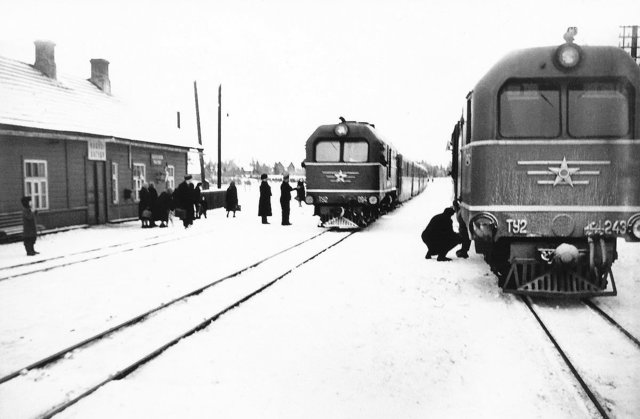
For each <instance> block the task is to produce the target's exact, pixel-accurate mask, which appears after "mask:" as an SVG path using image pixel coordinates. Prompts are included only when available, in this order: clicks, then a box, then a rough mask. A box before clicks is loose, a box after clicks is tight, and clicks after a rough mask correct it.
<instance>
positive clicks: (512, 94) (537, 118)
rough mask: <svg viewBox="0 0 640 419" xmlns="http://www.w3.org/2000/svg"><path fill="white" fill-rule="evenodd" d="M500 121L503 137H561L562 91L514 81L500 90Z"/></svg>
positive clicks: (556, 88)
mask: <svg viewBox="0 0 640 419" xmlns="http://www.w3.org/2000/svg"><path fill="white" fill-rule="evenodd" d="M499 118H500V124H499V125H500V135H501V136H502V137H506V138H555V137H558V136H559V135H560V128H561V126H560V89H559V87H555V86H549V85H547V84H543V83H536V82H510V83H508V84H506V85H505V86H504V87H503V88H502V90H501V91H500V112H499Z"/></svg>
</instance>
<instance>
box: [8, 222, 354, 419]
mask: <svg viewBox="0 0 640 419" xmlns="http://www.w3.org/2000/svg"><path fill="white" fill-rule="evenodd" d="M326 233H327V232H326V231H325V232H322V233H320V234H317V235H315V236H313V237H311V238H309V239H306V240H304V241H302V242H299V243H297V244H295V245H293V246H291V247H289V248H287V249H284V250H282V251H279V252H277V253H275V254H273V255H271V256H268V257H266V258H264V259H262V260H260V261H258V262H255V263H253V264H251V265H249V266H246V267H244V268H243V269H241V270H238V271H237V272H234V273H232V274H230V275H227V276H225V277H223V278H219V279H217V280H215V281H213V282H211V283H210V284H208V285H205V286H204V287H201V288H198V289H196V290H193V291H192V292H190V293H188V294H185V295H183V296H181V297H178V298H176V299H174V300H173V301H170V302H168V303H165V304H163V305H161V306H159V307H157V308H155V309H153V310H150V311H148V312H146V313H142V314H141V315H139V316H136V317H134V318H132V319H130V320H128V321H126V322H123V323H121V324H120V325H118V326H115V327H112V328H110V329H108V330H105V331H103V332H101V333H99V334H96V335H95V336H93V337H91V338H89V339H85V340H83V341H82V342H78V343H77V344H75V345H72V346H70V347H68V348H65V349H63V350H61V351H58V352H56V353H55V354H52V355H50V356H48V357H46V358H44V359H42V360H40V361H38V362H35V363H32V364H31V365H28V366H24V367H21V368H16V370H15V371H14V372H13V373H11V374H8V375H6V376H4V377H2V378H0V400H3V403H2V405H1V406H0V417H3V418H10V417H14V416H15V417H41V418H49V417H52V416H54V415H56V414H57V413H59V412H61V411H62V410H64V409H66V408H67V407H69V406H71V405H73V404H74V403H76V402H78V401H79V400H81V399H83V398H85V397H87V396H89V395H90V394H92V393H93V392H95V391H96V390H97V389H99V388H100V387H102V386H104V385H105V384H107V383H109V382H110V381H112V380H118V379H121V378H123V377H125V376H127V375H128V374H130V373H131V372H133V371H134V370H136V369H137V368H139V367H140V366H141V365H143V364H145V363H146V362H149V361H150V360H152V359H153V358H155V357H157V356H158V355H160V354H161V353H162V352H164V351H165V350H166V349H167V348H169V347H171V346H173V345H175V344H176V343H177V342H178V341H180V340H181V339H184V338H186V337H188V336H190V335H191V334H193V333H196V332H198V331H200V330H202V329H204V328H205V327H207V326H208V325H209V324H210V323H211V322H213V321H215V320H217V319H218V318H219V317H220V316H222V315H224V314H225V313H227V312H228V311H229V310H232V309H233V308H235V307H237V306H238V305H240V304H242V303H244V302H246V301H247V300H249V299H250V298H252V297H254V296H255V295H257V294H259V293H261V292H262V291H264V290H265V289H267V288H269V287H271V286H272V285H273V284H275V283H276V282H277V281H279V280H280V279H282V278H284V277H285V276H287V275H288V274H290V273H291V272H292V271H293V270H295V269H296V268H298V267H300V266H302V265H304V264H305V263H307V262H309V261H311V260H313V259H314V258H316V257H317V256H319V255H320V254H322V253H324V252H325V251H327V250H328V249H330V248H332V247H334V246H336V245H338V244H339V243H341V242H342V241H343V240H346V239H347V238H348V237H350V236H351V235H353V234H354V232H349V233H332V234H326ZM231 279H232V280H231ZM67 377H74V378H73V379H68V378H67ZM30 398H32V399H31V400H30ZM5 401H6V402H5ZM15 412H19V414H17V415H16V414H15Z"/></svg>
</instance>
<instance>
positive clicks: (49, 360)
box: [0, 230, 328, 384]
mask: <svg viewBox="0 0 640 419" xmlns="http://www.w3.org/2000/svg"><path fill="white" fill-rule="evenodd" d="M327 232H328V231H327V230H324V231H322V232H321V233H319V234H316V235H314V236H311V237H310V238H307V239H305V240H303V241H301V242H298V243H296V244H294V245H292V246H289V247H287V248H286V249H283V250H280V251H278V252H276V253H274V254H272V255H269V256H267V257H265V258H263V259H261V260H259V261H257V262H254V263H252V264H251V265H248V266H246V267H244V268H242V269H240V270H238V271H236V272H233V273H231V274H229V275H226V276H224V277H222V278H218V279H216V280H215V281H212V282H210V283H208V284H207V285H204V286H202V287H199V288H197V289H195V290H193V291H190V292H188V293H186V294H184V295H182V296H180V297H177V298H174V299H173V300H171V301H168V302H166V303H163V304H161V305H159V306H157V307H155V308H153V309H151V310H149V311H146V312H144V313H142V314H139V315H137V316H135V317H132V318H131V319H129V320H126V321H124V322H122V323H119V324H117V325H116V326H113V327H111V328H109V329H107V330H104V331H102V332H100V333H98V334H96V335H93V336H91V337H89V338H87V339H84V340H82V341H81V342H78V343H75V344H73V345H71V346H69V347H67V348H64V349H62V350H60V351H58V352H56V353H54V354H52V355H49V356H47V357H45V358H43V359H40V360H39V361H36V362H33V363H31V364H29V365H27V366H24V367H21V368H19V369H17V370H15V371H13V372H11V373H10V374H7V375H5V376H3V377H0V384H2V383H4V382H7V381H9V380H11V379H13V378H16V377H17V376H18V375H20V374H21V373H22V372H23V371H29V370H31V369H34V368H42V367H43V366H45V365H48V364H51V363H53V362H55V361H57V360H59V359H61V358H62V357H64V355H65V354H66V353H68V352H70V351H73V350H74V349H77V348H80V347H82V346H85V345H87V344H88V343H91V342H93V341H96V340H99V339H102V338H103V337H105V336H106V335H109V334H111V333H113V332H116V331H118V330H120V329H123V328H125V327H128V326H131V325H133V324H136V323H138V322H140V321H141V320H143V319H145V318H146V317H148V316H149V315H151V314H153V313H156V312H158V311H160V310H162V309H164V308H166V307H168V306H170V305H173V304H175V303H177V302H178V301H182V300H184V299H186V298H189V297H192V296H194V295H198V294H200V293H201V292H202V291H204V290H206V289H207V288H210V287H213V286H215V285H217V284H219V283H221V282H223V281H225V280H227V279H230V278H233V277H236V276H238V275H240V274H242V273H244V272H246V271H247V270H249V269H252V268H255V267H256V266H259V265H261V264H262V263H264V262H266V261H268V260H269V259H273V258H274V257H276V256H278V255H280V254H282V253H285V252H288V251H289V250H291V249H294V248H296V247H298V246H300V245H302V244H304V243H306V242H308V241H311V240H313V239H315V238H317V237H319V236H321V235H323V234H325V233H327Z"/></svg>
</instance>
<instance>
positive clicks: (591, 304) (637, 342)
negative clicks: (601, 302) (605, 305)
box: [582, 300, 640, 348]
mask: <svg viewBox="0 0 640 419" xmlns="http://www.w3.org/2000/svg"><path fill="white" fill-rule="evenodd" d="M582 302H583V303H584V304H585V305H587V306H588V307H589V308H590V309H592V310H593V311H595V312H596V313H597V314H598V315H599V316H601V317H602V318H604V319H605V320H607V321H608V322H609V323H611V324H612V325H613V326H614V327H615V328H616V329H618V330H619V331H620V332H621V333H622V334H623V335H625V336H626V337H627V338H629V340H631V341H632V342H633V343H635V345H636V346H637V347H638V348H640V340H638V339H637V338H636V337H635V336H633V335H632V334H631V332H629V331H628V330H627V329H625V328H624V327H622V326H621V325H620V323H618V322H617V321H615V320H614V319H613V318H612V317H611V316H609V315H608V314H607V313H605V311H604V310H603V309H601V308H600V307H598V305H597V304H595V303H594V302H593V301H590V300H582Z"/></svg>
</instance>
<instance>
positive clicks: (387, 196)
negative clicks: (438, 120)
mask: <svg viewBox="0 0 640 419" xmlns="http://www.w3.org/2000/svg"><path fill="white" fill-rule="evenodd" d="M341 120H342V122H340V123H339V124H332V125H322V126H320V127H318V128H317V129H316V130H315V132H314V133H313V134H312V135H311V137H309V139H308V140H307V143H306V158H305V161H304V167H305V170H306V178H307V196H306V201H305V202H306V203H307V204H309V205H313V206H314V214H315V215H317V216H319V217H320V222H321V225H322V226H324V227H335V228H358V227H364V226H366V225H368V224H370V223H371V222H372V221H374V220H375V219H376V218H378V217H379V216H380V214H382V213H384V212H386V211H388V210H390V209H391V208H393V207H394V206H396V205H397V204H399V203H400V202H403V201H406V200H408V199H410V198H412V197H414V196H416V195H418V194H419V193H420V192H422V191H423V190H424V188H425V187H426V184H427V171H426V169H425V168H424V167H422V166H420V165H419V164H416V163H414V162H412V161H410V160H408V159H406V158H405V157H403V156H402V155H401V154H399V153H398V152H397V150H396V149H395V148H394V147H393V146H392V145H391V144H389V143H388V142H387V141H385V140H384V139H383V138H382V137H381V136H380V135H379V134H378V133H377V132H376V130H375V127H374V126H373V125H372V124H369V123H366V122H355V121H345V120H344V119H342V118H341Z"/></svg>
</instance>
